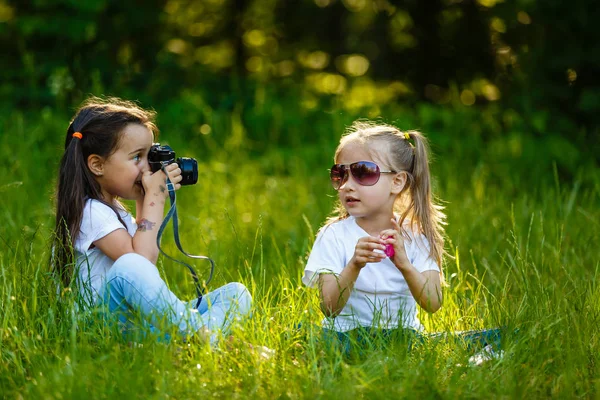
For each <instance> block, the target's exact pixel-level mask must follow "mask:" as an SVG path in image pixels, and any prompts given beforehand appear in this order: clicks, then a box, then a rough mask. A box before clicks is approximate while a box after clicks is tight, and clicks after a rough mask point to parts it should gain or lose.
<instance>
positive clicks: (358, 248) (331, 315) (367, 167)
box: [302, 121, 445, 332]
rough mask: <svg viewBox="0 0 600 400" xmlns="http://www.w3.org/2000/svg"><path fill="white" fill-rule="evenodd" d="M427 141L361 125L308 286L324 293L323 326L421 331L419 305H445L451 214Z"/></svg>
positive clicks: (353, 133) (338, 179)
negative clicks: (438, 190)
mask: <svg viewBox="0 0 600 400" xmlns="http://www.w3.org/2000/svg"><path fill="white" fill-rule="evenodd" d="M428 153H429V151H428V145H427V140H426V138H425V137H424V136H423V134H421V133H419V132H417V131H400V130H399V129H398V128H396V127H394V126H391V125H385V124H376V123H372V122H366V121H357V122H355V123H354V124H352V126H351V127H350V128H349V130H348V131H347V132H346V134H345V135H344V136H343V137H342V138H341V140H340V143H339V146H338V147H337V150H336V152H335V157H334V160H335V164H334V165H333V166H332V167H331V172H330V179H331V183H332V185H333V188H334V189H335V190H336V191H337V194H338V199H339V202H338V204H337V208H336V213H335V216H334V217H332V218H330V219H329V220H328V221H327V223H326V224H325V226H324V227H323V228H322V229H321V230H320V231H319V233H318V235H317V238H316V241H315V243H314V246H313V248H312V251H311V253H310V256H309V259H308V262H307V264H306V267H305V270H304V276H303V278H302V280H303V282H304V283H305V284H306V285H308V286H310V287H317V288H318V289H319V292H320V299H321V309H322V311H323V314H324V316H325V317H324V319H323V322H322V324H323V327H324V328H327V329H330V330H334V331H336V332H348V331H351V330H353V329H356V328H377V329H384V330H389V329H395V328H409V329H411V330H416V331H420V330H421V329H422V325H421V323H420V321H419V319H418V318H417V307H416V305H417V304H419V305H420V306H421V308H423V309H424V310H425V311H428V312H431V313H433V312H436V311H437V310H438V309H439V308H440V306H441V305H442V290H441V282H442V269H441V265H442V260H443V257H444V239H443V238H444V230H443V225H444V218H445V216H444V214H443V213H442V211H441V207H440V206H439V205H437V204H436V203H435V201H434V196H433V194H432V192H431V177H430V172H429V154H428Z"/></svg>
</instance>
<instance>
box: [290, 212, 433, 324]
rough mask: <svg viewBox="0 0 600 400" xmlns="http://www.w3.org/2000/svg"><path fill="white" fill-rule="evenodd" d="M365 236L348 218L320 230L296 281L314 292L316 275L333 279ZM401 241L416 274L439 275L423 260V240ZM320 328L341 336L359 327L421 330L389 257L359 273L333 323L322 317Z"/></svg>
mask: <svg viewBox="0 0 600 400" xmlns="http://www.w3.org/2000/svg"><path fill="white" fill-rule="evenodd" d="M365 236H369V234H368V233H367V232H366V231H365V230H364V229H362V228H361V227H360V226H358V224H357V223H356V220H355V219H354V217H348V218H346V219H343V220H341V221H337V222H334V223H333V224H330V225H328V226H325V227H323V228H322V229H321V230H320V231H319V233H318V235H317V239H316V240H315V243H314V245H313V248H312V251H311V253H310V256H309V258H308V262H307V264H306V267H305V268H304V276H303V277H302V282H303V283H304V284H305V285H307V286H309V287H316V286H317V284H318V281H319V274H321V273H333V274H335V275H339V274H340V273H341V272H342V270H343V269H344V268H345V267H346V265H347V264H348V262H349V261H350V259H351V258H352V256H353V255H354V250H355V248H356V243H357V242H358V239H360V238H361V237H365ZM410 236H411V237H410V239H411V240H405V241H404V248H405V250H406V254H407V256H408V259H409V261H410V262H411V264H412V265H414V266H415V268H416V269H417V270H418V271H419V272H423V271H430V270H433V271H439V270H440V268H439V267H438V265H437V263H436V262H435V261H434V260H433V259H432V258H431V257H429V242H428V241H427V239H426V238H425V236H424V235H422V234H419V235H418V236H417V237H415V236H414V234H410ZM322 324H323V326H324V327H325V328H329V329H333V330H336V331H338V332H346V331H349V330H351V329H354V328H358V327H361V326H364V327H375V328H381V329H394V328H397V327H399V326H402V327H407V328H413V329H417V330H421V329H423V326H422V325H421V323H420V321H419V319H418V318H417V305H416V301H415V299H414V297H413V296H412V294H411V293H410V289H409V288H408V284H407V283H406V280H405V279H404V276H403V275H402V273H401V272H400V271H399V270H398V268H396V267H395V266H394V264H393V263H392V261H391V260H390V259H389V258H385V259H384V260H383V261H381V262H378V263H367V264H366V265H365V267H364V268H363V269H362V270H361V271H360V274H359V275H358V278H357V280H356V283H355V284H354V288H353V289H352V292H351V293H350V297H349V298H348V302H347V303H346V305H345V306H344V308H343V309H342V311H341V312H340V313H339V315H338V316H337V317H335V318H327V317H325V318H324V319H323V322H322Z"/></svg>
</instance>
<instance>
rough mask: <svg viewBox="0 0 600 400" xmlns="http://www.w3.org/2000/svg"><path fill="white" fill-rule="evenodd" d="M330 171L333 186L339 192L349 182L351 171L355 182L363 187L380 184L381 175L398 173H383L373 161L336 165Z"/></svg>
mask: <svg viewBox="0 0 600 400" xmlns="http://www.w3.org/2000/svg"><path fill="white" fill-rule="evenodd" d="M330 171H331V172H330V174H329V177H330V178H331V185H332V186H333V188H334V189H335V190H339V188H340V187H341V186H342V185H343V184H344V183H345V182H346V181H347V180H348V172H347V171H350V173H351V174H352V177H353V178H354V180H355V181H356V182H358V184H359V185H362V186H373V185H374V184H376V183H377V182H379V177H380V176H381V174H395V173H396V171H381V170H380V169H379V166H378V165H377V164H375V163H374V162H372V161H357V162H355V163H352V164H334V165H333V167H331V170H330Z"/></svg>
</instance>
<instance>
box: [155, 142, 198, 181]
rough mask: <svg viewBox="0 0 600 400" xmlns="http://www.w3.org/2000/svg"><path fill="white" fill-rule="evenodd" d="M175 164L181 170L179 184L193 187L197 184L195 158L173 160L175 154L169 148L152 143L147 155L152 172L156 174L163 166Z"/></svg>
mask: <svg viewBox="0 0 600 400" xmlns="http://www.w3.org/2000/svg"><path fill="white" fill-rule="evenodd" d="M174 162H175V163H177V165H178V166H179V168H181V177H182V178H183V179H182V180H181V182H179V183H180V184H181V185H182V186H183V185H193V184H195V183H196V182H198V162H197V161H196V159H195V158H189V157H179V158H177V159H175V152H174V151H173V149H172V148H171V147H169V146H166V145H165V146H161V145H160V143H154V144H153V145H152V147H150V152H149V153H148V163H149V164H150V168H151V169H152V172H156V171H158V170H160V169H161V168H162V166H163V165H168V164H171V163H174Z"/></svg>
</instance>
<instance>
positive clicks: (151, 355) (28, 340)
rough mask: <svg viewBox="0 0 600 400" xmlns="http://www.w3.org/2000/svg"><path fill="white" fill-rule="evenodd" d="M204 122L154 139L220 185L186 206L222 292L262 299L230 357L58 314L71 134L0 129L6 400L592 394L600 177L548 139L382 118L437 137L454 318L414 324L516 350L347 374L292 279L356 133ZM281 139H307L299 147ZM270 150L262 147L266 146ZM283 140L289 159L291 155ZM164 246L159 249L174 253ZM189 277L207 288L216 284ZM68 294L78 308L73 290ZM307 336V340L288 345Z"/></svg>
mask: <svg viewBox="0 0 600 400" xmlns="http://www.w3.org/2000/svg"><path fill="white" fill-rule="evenodd" d="M266 108H267V109H269V107H266ZM210 111H211V113H212V114H211V119H210V121H211V125H212V127H213V132H212V133H211V134H210V135H208V136H194V135H192V136H189V135H188V136H186V134H180V135H178V134H177V133H176V131H173V130H170V129H167V127H166V126H164V125H163V124H161V121H160V120H159V124H160V126H161V128H162V130H163V131H164V133H163V134H162V137H161V140H163V141H165V142H169V143H170V144H171V145H172V147H173V148H174V149H175V150H176V151H177V153H178V155H182V156H193V157H197V158H198V159H199V162H200V164H201V167H206V168H207V169H208V170H209V171H210V175H211V176H210V179H208V177H205V176H201V178H200V182H199V183H198V184H197V185H195V186H191V187H185V188H183V189H182V190H181V191H179V192H178V205H179V214H180V228H181V240H182V243H183V246H184V248H185V249H186V250H187V251H188V252H190V253H193V254H207V255H210V256H211V257H213V258H214V259H215V261H216V263H217V270H216V275H215V278H214V281H213V282H212V283H211V287H213V288H215V287H217V286H220V285H221V284H223V283H226V282H228V281H233V280H235V281H241V282H243V283H244V284H245V285H246V286H248V287H249V288H250V290H251V292H252V295H253V297H254V314H253V318H252V319H251V320H249V321H247V322H246V323H244V324H243V325H242V326H241V327H238V328H237V329H236V331H235V339H234V342H233V343H232V345H230V346H224V345H223V346H221V347H220V348H219V349H217V350H216V351H211V350H210V349H209V348H207V347H206V346H205V345H202V344H198V343H189V344H184V343H181V342H179V341H175V342H174V343H171V344H168V345H167V344H162V343H159V342H157V341H156V340H153V338H146V339H144V340H140V342H139V343H140V345H139V346H132V345H131V344H130V343H128V342H127V341H125V340H123V338H122V337H121V336H120V335H119V334H118V333H117V332H115V331H114V329H112V328H110V327H109V326H105V325H104V324H103V323H102V321H101V320H100V319H99V318H90V317H89V316H85V315H78V314H74V313H72V312H70V311H69V309H68V307H65V306H64V304H63V303H65V302H62V303H61V302H58V301H57V294H56V293H55V290H54V286H53V283H52V280H51V279H50V277H49V274H48V265H47V258H48V248H47V244H48V240H49V237H50V234H51V228H52V212H53V211H52V202H51V196H52V191H53V185H54V176H55V173H56V168H57V164H58V158H59V156H60V151H61V150H60V149H61V146H62V141H63V135H64V133H63V132H64V130H65V127H66V121H67V120H68V118H69V116H68V115H64V114H62V113H60V112H56V111H53V110H44V111H43V112H42V113H41V114H40V115H37V116H33V117H32V116H31V115H23V114H11V115H8V114H3V115H1V116H0V128H1V129H2V131H3V133H2V135H1V136H0V165H1V166H2V171H3V173H2V174H1V175H0V210H1V212H2V220H3V223H2V224H1V225H0V310H1V311H2V313H1V315H0V393H2V395H3V397H6V398H15V397H16V398H21V397H22V398H56V399H64V398H144V399H145V398H167V397H172V398H207V397H211V398H212V397H226V398H345V397H347V398H354V397H361V396H362V397H364V398H386V399H387V398H397V397H411V398H489V397H503V398H547V397H559V398H572V397H584V398H598V396H600V378H599V376H600V365H599V364H600V358H599V357H598V354H600V334H599V332H600V330H599V329H598V326H600V300H599V299H600V262H599V261H598V247H599V245H600V240H599V238H600V233H599V232H600V222H599V221H600V207H599V205H600V174H599V173H598V170H597V169H596V168H595V167H594V165H593V164H590V163H589V162H587V161H585V160H586V159H585V158H584V157H582V158H581V160H584V161H585V162H583V161H582V162H581V165H580V167H572V160H571V158H569V157H572V154H575V156H578V155H577V153H576V150H573V149H569V148H568V147H566V148H564V149H566V150H565V153H567V155H564V154H562V155H561V152H560V151H558V150H556V149H555V145H556V144H555V141H556V139H552V140H553V141H551V142H550V141H548V140H546V138H544V137H542V138H540V137H537V138H536V137H534V136H532V135H530V134H528V133H527V132H526V131H525V130H524V128H523V125H518V126H512V127H510V126H509V127H497V126H496V127H492V128H490V127H489V126H488V127H487V128H486V124H489V123H490V121H493V120H494V116H495V115H497V113H502V111H490V113H491V114H483V116H478V115H477V113H476V112H466V111H464V110H459V109H455V110H450V109H432V108H430V107H429V106H422V107H420V108H418V109H417V113H415V114H411V113H408V112H404V113H397V112H394V113H391V112H390V114H389V115H394V118H396V119H394V120H392V121H396V122H397V123H398V124H399V125H400V126H401V127H402V128H409V127H411V128H413V127H416V128H420V129H421V130H423V131H424V132H425V133H426V134H428V135H429V136H430V138H431V141H432V147H433V149H434V151H435V153H436V160H435V162H434V164H433V172H434V175H435V178H436V179H435V185H436V189H437V192H438V194H439V195H440V197H441V198H442V199H443V200H444V201H445V205H446V207H447V208H446V211H447V214H448V222H449V225H448V229H447V233H448V239H449V240H448V246H447V248H448V250H449V252H450V253H451V254H452V255H453V256H454V258H452V259H448V260H447V263H446V265H445V274H446V279H447V281H448V284H449V285H448V287H447V288H446V289H445V292H444V297H445V298H444V306H443V307H442V309H441V310H440V311H439V312H437V313H436V314H433V315H426V314H424V313H421V318H422V320H423V321H424V323H425V325H426V327H427V329H428V330H429V331H453V330H467V329H478V328H485V327H493V326H506V327H508V328H509V329H512V328H518V329H519V333H518V335H517V337H516V338H509V339H507V340H506V343H504V348H505V351H506V357H504V358H503V359H502V360H500V361H492V362H490V363H488V364H487V365H484V366H481V367H469V366H468V365H467V360H468V358H469V356H470V355H471V353H470V352H469V351H467V349H466V348H465V346H463V345H461V344H460V343H455V342H445V343H425V344H424V345H421V346H418V347H416V348H414V349H413V350H412V351H410V352H408V351H407V350H406V346H404V345H403V344H402V343H391V344H390V345H389V346H385V347H383V348H380V349H373V350H369V351H367V352H366V353H365V354H364V356H363V357H362V358H360V359H354V360H347V359H344V358H343V357H342V356H341V355H340V354H339V353H337V352H335V351H332V350H331V349H330V348H328V347H327V346H324V345H323V344H322V343H321V342H319V341H318V340H317V337H318V333H319V331H318V329H317V328H313V327H312V325H311V324H318V323H319V321H320V319H321V315H320V312H319V310H318V304H317V293H316V292H315V291H313V290H310V289H307V288H305V287H304V286H303V285H302V284H301V281H300V277H301V275H302V270H303V264H304V262H305V260H306V256H307V253H308V251H309V249H310V246H311V245H312V240H313V237H314V233H315V232H316V230H317V229H318V227H319V226H320V224H321V223H322V222H323V221H324V219H325V217H326V216H327V215H328V213H329V212H330V210H331V206H332V203H333V199H334V193H333V191H332V190H331V189H330V187H329V183H328V181H327V168H328V167H329V166H330V164H331V160H332V154H333V150H334V149H335V146H336V140H337V138H338V137H339V134H340V133H341V132H342V130H343V128H344V126H345V124H347V123H348V122H350V121H352V119H353V116H351V115H346V114H340V113H322V114H320V113H318V112H314V113H312V114H310V115H308V114H303V113H302V112H301V111H296V110H294V111H293V112H291V113H292V114H291V115H285V114H286V113H283V114H282V113H281V112H279V113H277V115H278V116H279V117H277V115H276V116H274V117H273V119H265V118H264V114H261V113H263V111H261V110H253V109H250V111H249V113H250V117H248V116H246V118H250V120H253V121H255V123H252V124H250V123H248V124H247V125H242V123H241V117H240V115H239V114H236V113H237V111H235V110H234V112H233V114H230V113H228V112H226V111H220V110H210ZM396 111H397V110H396ZM160 112H161V110H159V116H160ZM494 113H496V114H494ZM281 115H285V117H281ZM168 117H169V116H168V115H167V116H165V117H163V119H162V121H165V120H168ZM252 118H254V119H252ZM278 118H279V119H278ZM290 121H296V122H297V123H296V124H294V125H293V126H290V127H289V129H288V128H287V127H286V124H288V123H289V122H290ZM274 127H276V128H277V129H276V130H275V128H274ZM490 129H491V132H492V134H490ZM230 132H236V135H237V136H236V138H235V140H234V139H231V138H232V135H233V134H231V135H230ZM261 132H263V133H264V135H265V136H264V137H265V138H266V139H265V142H264V143H263V142H261V141H260V140H257V139H256V138H257V137H259V136H260V134H261ZM481 133H486V137H487V139H485V140H484V139H482V136H481ZM291 134H293V135H304V136H300V137H296V138H290V137H287V135H291ZM284 137H285V138H286V139H285V143H287V144H288V145H285V146H281V143H282V141H284V140H283V139H281V138H284ZM268 138H271V140H272V141H268ZM278 138H279V139H278ZM273 140H274V141H273ZM549 143H550V144H549ZM574 151H575V153H573V152H574ZM557 154H558V155H557ZM569 154H571V156H569ZM171 234H172V231H171V230H168V231H167V233H166V234H165V239H164V240H163V243H164V247H165V250H166V251H167V252H168V253H169V254H176V251H175V246H174V243H173V240H172V238H171V236H170V235H171ZM196 265H197V269H198V270H199V272H201V274H202V275H203V276H206V274H207V272H208V269H207V266H206V265H203V264H200V263H197V264H196ZM159 268H160V269H161V271H162V273H163V276H164V277H165V278H166V280H167V281H168V283H169V285H170V287H171V288H172V289H173V291H174V292H175V293H177V294H178V295H180V297H182V298H189V297H192V296H193V293H194V290H193V286H192V281H191V279H190V278H189V276H188V275H187V274H186V270H185V269H184V268H182V267H181V266H178V265H176V264H174V263H171V262H169V261H168V260H167V261H164V262H163V260H162V259H161V260H159ZM61 296H62V297H63V298H65V299H66V303H68V302H69V293H68V292H67V293H63V294H62V295H61ZM298 322H301V323H303V326H304V327H305V329H304V330H303V331H302V332H297V331H296V330H294V326H295V324H296V323H298ZM245 343H250V344H253V345H265V346H268V347H270V348H273V349H275V350H276V352H277V353H276V356H275V357H273V358H271V359H268V360H264V359H262V358H261V357H259V356H258V355H257V354H256V352H255V351H252V350H250V348H249V346H247V345H245Z"/></svg>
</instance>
